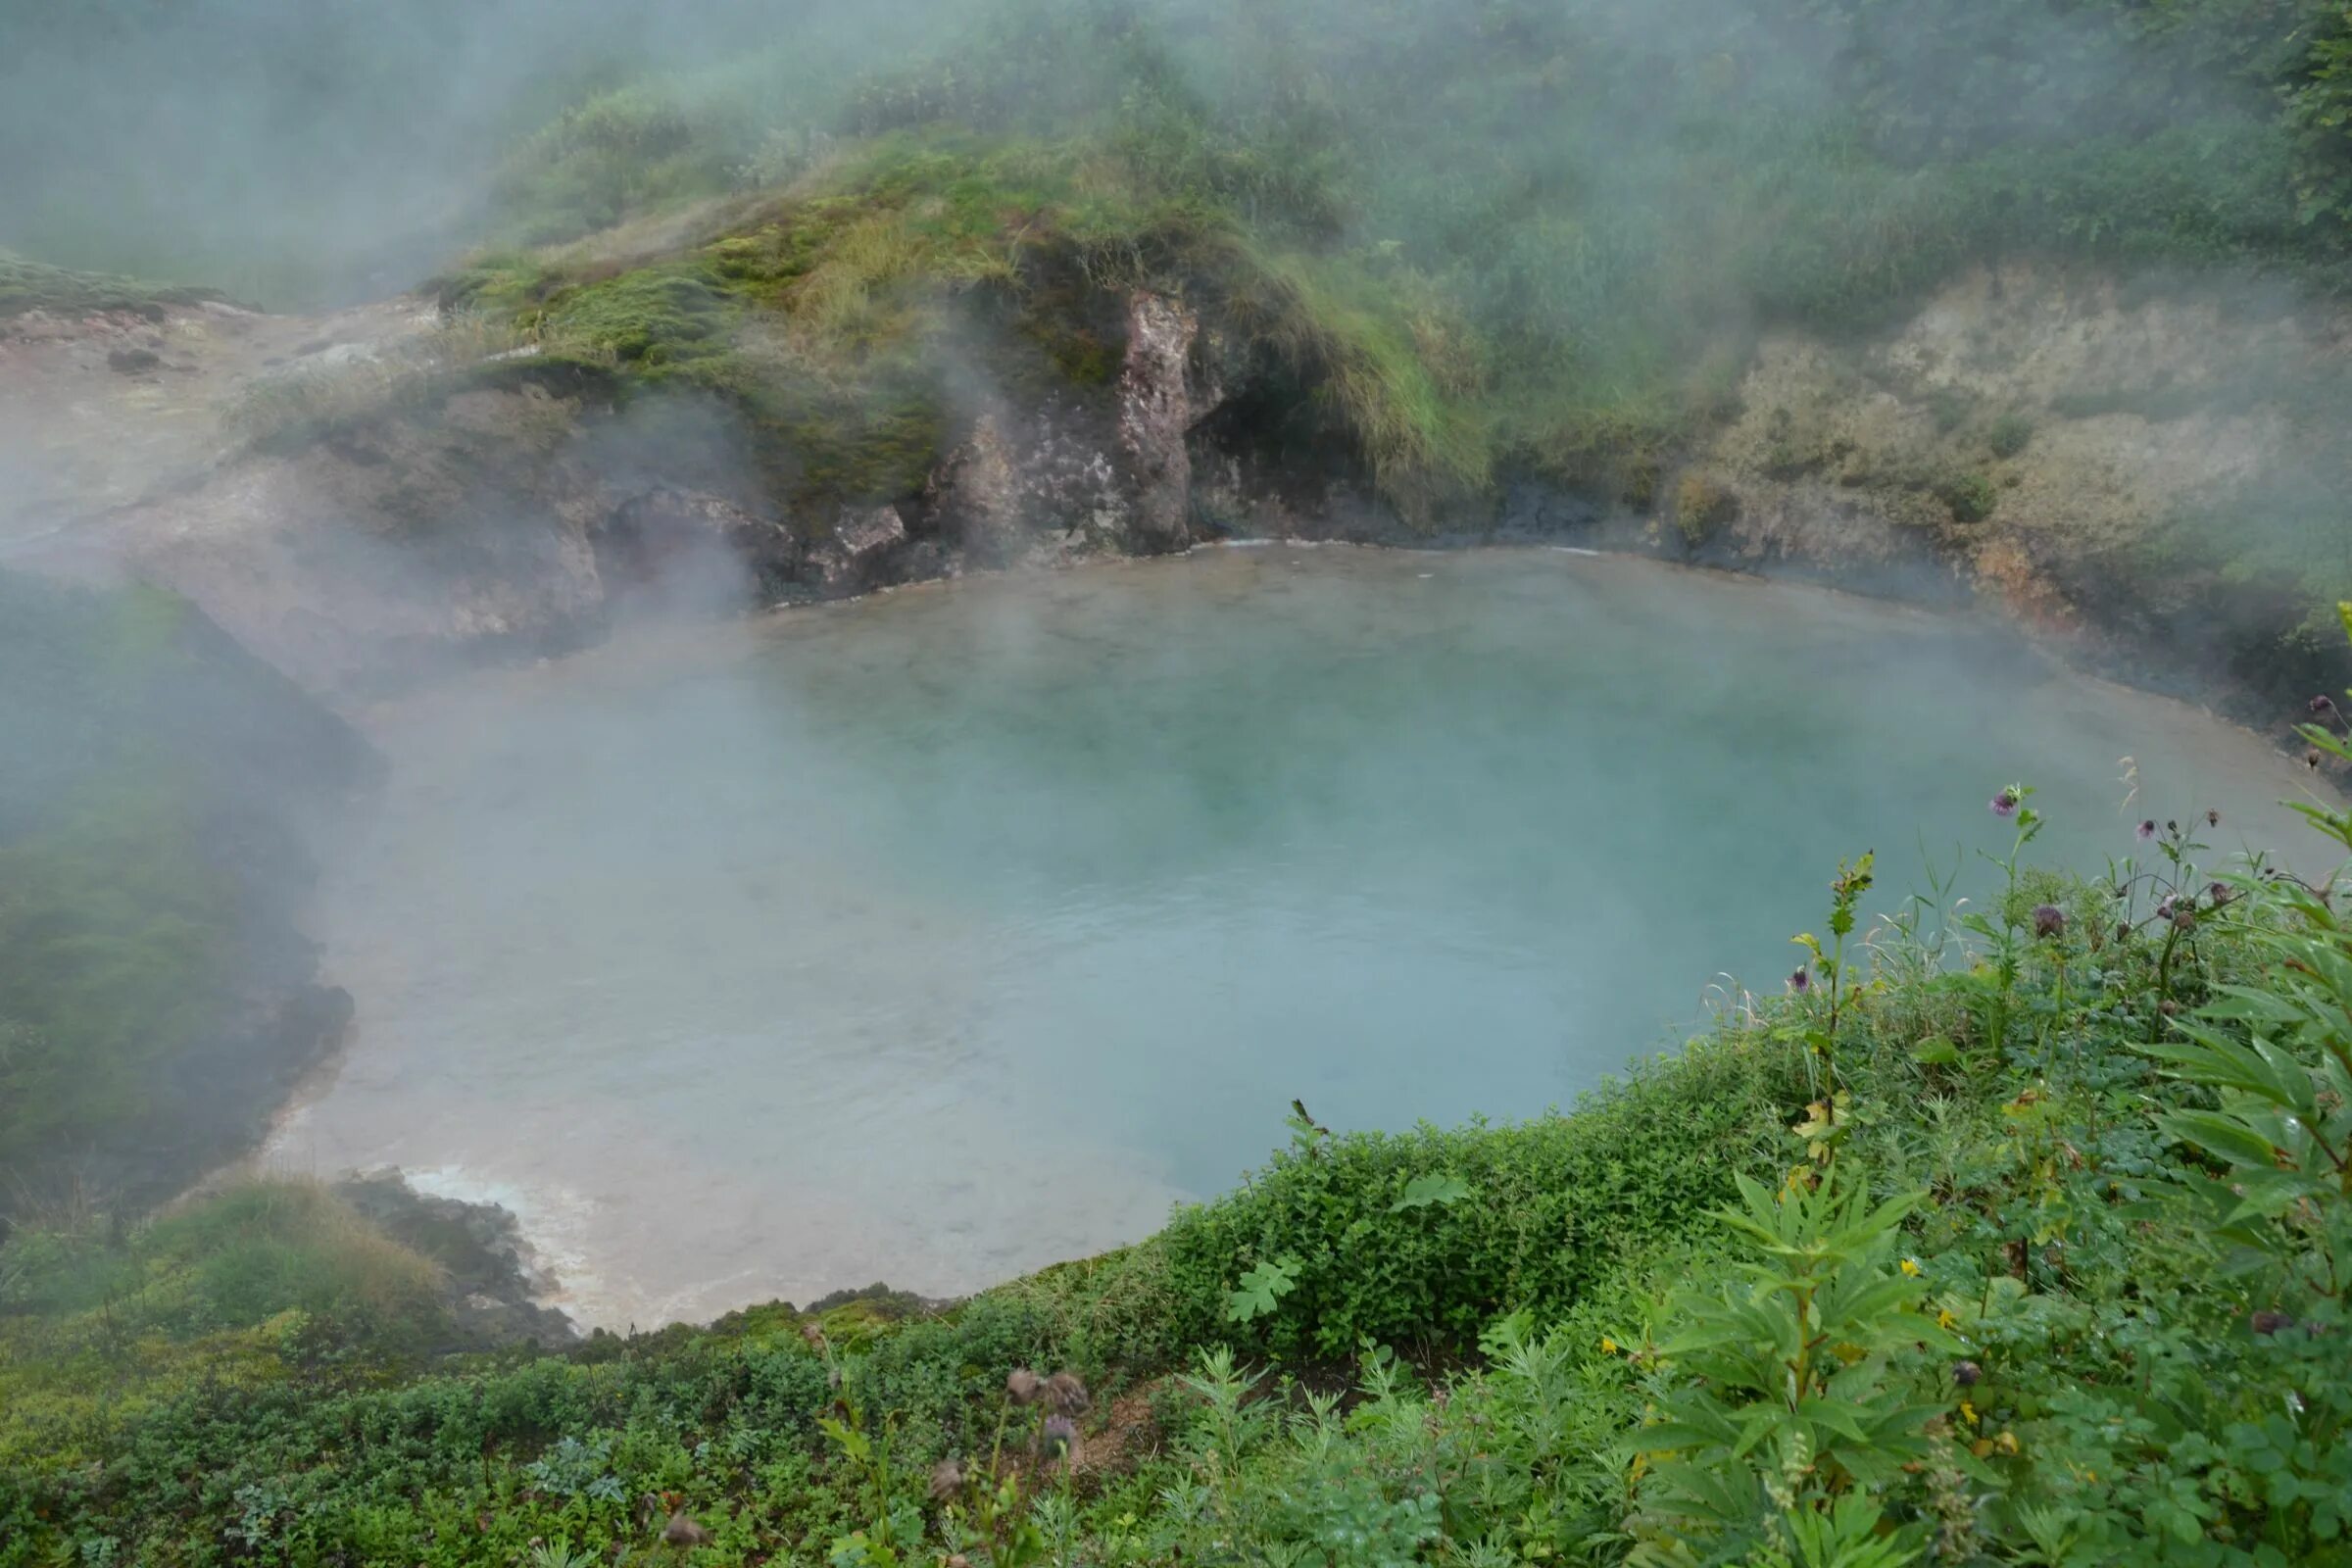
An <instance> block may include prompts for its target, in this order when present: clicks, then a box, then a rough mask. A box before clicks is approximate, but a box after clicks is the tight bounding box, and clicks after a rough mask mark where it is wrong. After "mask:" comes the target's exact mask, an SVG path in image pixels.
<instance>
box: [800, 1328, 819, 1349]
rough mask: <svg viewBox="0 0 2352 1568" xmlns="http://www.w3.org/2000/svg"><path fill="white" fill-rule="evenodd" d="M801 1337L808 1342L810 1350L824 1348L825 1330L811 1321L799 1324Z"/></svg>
mask: <svg viewBox="0 0 2352 1568" xmlns="http://www.w3.org/2000/svg"><path fill="white" fill-rule="evenodd" d="M801 1338H802V1339H804V1340H807V1341H808V1342H809V1348H810V1349H811V1350H821V1349H823V1348H825V1331H824V1330H823V1329H820V1328H818V1327H817V1326H816V1325H815V1324H813V1323H803V1324H802V1325H801Z"/></svg>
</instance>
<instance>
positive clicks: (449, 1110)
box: [271, 548, 2301, 1324]
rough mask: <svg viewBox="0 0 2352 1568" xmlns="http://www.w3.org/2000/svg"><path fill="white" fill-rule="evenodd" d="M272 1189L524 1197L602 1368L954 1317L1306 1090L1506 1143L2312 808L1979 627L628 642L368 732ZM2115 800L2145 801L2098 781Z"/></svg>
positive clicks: (1513, 613)
mask: <svg viewBox="0 0 2352 1568" xmlns="http://www.w3.org/2000/svg"><path fill="white" fill-rule="evenodd" d="M372 722H373V726H374V730H375V734H376V738H377V740H378V743H379V744H380V745H381V746H382V747H383V748H384V749H385V751H386V752H387V754H388V755H389V756H390V757H391V759H392V760H393V763H394V772H393V777H392V780H391V782H390V784H389V786H388V788H387V790H386V793H385V797H384V799H383V801H382V802H381V804H380V808H379V809H377V811H376V812H375V813H374V815H373V817H372V819H371V820H370V822H369V823H368V826H367V827H366V828H365V830H364V831H363V832H362V833H361V834H360V835H359V836H358V838H357V841H356V842H354V843H350V844H347V845H345V846H343V847H341V848H340V849H339V850H338V851H337V852H336V855H335V859H334V863H333V865H332V867H331V871H330V875H329V877H328V880H327V884H326V886H325V887H324V889H323V890H322V894H321V899H320V907H319V928H320V934H321V936H322V937H323V939H324V941H325V942H326V944H327V951H328V967H329V969H330V971H331V972H332V974H333V976H334V977H335V978H337V979H339V980H340V981H341V982H342V983H344V984H346V985H348V986H349V987H350V988H351V989H352V990H353V991H354V992H355V993H356V994H357V996H358V999H359V1008H360V1028H359V1032H358V1035H357V1038H356V1040H355V1043H354V1045H353V1048H352V1050H351V1052H350V1054H349V1056H348V1059H347V1061H346V1062H345V1063H344V1064H343V1066H342V1068H341V1070H340V1072H339V1074H338V1075H337V1076H336V1077H335V1078H334V1079H333V1081H332V1082H331V1083H330V1084H326V1085H324V1086H321V1088H320V1089H319V1092H317V1093H316V1094H315V1095H313V1096H312V1097H311V1098H310V1100H309V1101H308V1102H307V1103H306V1104H305V1105H304V1106H303V1107H302V1108H301V1109H300V1110H299V1111H298V1112H297V1113H296V1114H295V1115H294V1116H292V1117H291V1118H290V1119H289V1121H288V1123H287V1125H286V1126H285V1128H284V1129H283V1131H282V1132H281V1133H280V1135H279V1136H278V1138H277V1140H276V1142H275V1144H274V1145H273V1149H272V1156H271V1157H272V1158H273V1159H275V1160H276V1161H277V1162H278V1163H280V1164H290V1165H295V1166H298V1167H310V1168H317V1169H320V1170H322V1171H323V1170H331V1169H335V1168H340V1167H342V1166H345V1165H362V1166H372V1165H378V1164H385V1163H394V1164H399V1165H401V1166H403V1167H404V1168H406V1169H408V1170H410V1171H411V1172H412V1173H416V1174H417V1175H419V1177H420V1179H421V1180H422V1181H424V1182H425V1183H426V1184H428V1185H432V1186H436V1187H437V1188H439V1189H440V1190H444V1191H450V1192H456V1193H462V1194H466V1195H476V1196H481V1195H486V1196H490V1197H494V1198H498V1199H501V1200H503V1201H508V1202H509V1203H511V1204H512V1205H513V1206H514V1207H515V1208H516V1209H517V1210H518V1212H520V1213H521V1214H522V1216H523V1218H524V1220H525V1223H526V1226H527V1227H528V1228H529V1229H530V1230H531V1231H532V1233H533V1234H534V1235H535V1236H536V1237H537V1238H538V1239H539V1240H540V1241H541V1243H542V1245H543V1247H544V1249H545V1250H546V1251H547V1253H548V1254H549V1258H550V1261H551V1262H552V1263H553V1265H554V1267H555V1268H556V1270H557V1272H558V1274H559V1275H560V1276H561V1285H562V1290H561V1294H560V1296H559V1299H560V1300H563V1301H564V1302H566V1303H567V1304H569V1305H570V1306H572V1308H573V1309H574V1310H575V1311H576V1312H577V1313H579V1314H580V1315H582V1316H583V1317H585V1318H587V1319H589V1320H590V1321H594V1322H604V1323H613V1324H623V1323H626V1322H629V1321H636V1322H639V1323H650V1322H653V1321H657V1320H661V1319H664V1318H670V1317H690V1318H696V1317H708V1316H710V1315H711V1314H713V1313H715V1312H719V1311H723V1310H725V1309H727V1308H729V1307H731V1306H735V1305H740V1304H743V1303H745V1302H748V1301H751V1300H755V1299H767V1298H769V1297H773V1296H778V1295H782V1296H787V1297H793V1298H797V1299H803V1300H806V1299H809V1298H810V1297H812V1296H814V1295H816V1294H819V1293H821V1292H823V1291H827V1290H831V1289H834V1288H837V1287H841V1286H844V1285H855V1284H863V1283H866V1282H868V1281H870V1280H873V1279H876V1278H882V1277H887V1278H888V1279H889V1280H891V1281H892V1282H893V1283H895V1284H899V1285H902V1286H907V1287H910V1288H913V1289H917V1290H923V1291H931V1292H950V1291H961V1290H967V1289H971V1288H973V1287H976V1286H979V1285H982V1284H986V1283H988V1282H990V1281H992V1280H995V1279H999V1278H1003V1277H1005V1276H1007V1275H1010V1274H1012V1273H1016V1272H1018V1271H1021V1270H1023V1269H1026V1268H1030V1267H1034V1266H1037V1265H1039V1264H1042V1263H1045V1262H1048V1261H1051V1260H1054V1259H1055V1258H1059V1257H1065V1256H1070V1255H1075V1254H1079V1253H1083V1252H1088V1251H1092V1250H1100V1249H1101V1248H1103V1247H1105V1246H1108V1245H1111V1244H1114V1243H1116V1242H1120V1241H1125V1240H1130V1239H1133V1238H1136V1237H1138V1236H1141V1235H1143V1234H1146V1233H1147V1232H1149V1231H1150V1230H1152V1229H1153V1228H1155V1227H1156V1226H1157V1225H1158V1223H1159V1222H1160V1221H1161V1219H1162V1218H1163V1217H1164V1215H1165V1213H1166V1211H1167V1207H1168V1205H1169V1204H1170V1203H1171V1202H1172V1201H1177V1200H1179V1199H1182V1198H1185V1197H1191V1196H1201V1195H1207V1194H1213V1193H1215V1192H1217V1191H1219V1190H1221V1189H1223V1188H1226V1187H1228V1186H1230V1185H1232V1184H1233V1183H1234V1182H1235V1180H1236V1179H1237V1178H1238V1177H1239V1176H1240V1174H1241V1173H1242V1171H1243V1170H1244V1169H1245V1168H1246V1167H1248V1166H1250V1165H1251V1164H1254V1163H1256V1162H1257V1161H1258V1160H1260V1159H1261V1158H1262V1157H1263V1155H1264V1153H1265V1152H1266V1151H1267V1150H1268V1149H1269V1148H1271V1147H1272V1146H1273V1145H1275V1144H1277V1143H1279V1142H1280V1141H1281V1140H1282V1138H1283V1137H1284V1136H1285V1135H1284V1129H1283V1116H1284V1114H1285V1111H1286V1109H1287V1107H1288V1105H1289V1103H1290V1102H1291V1100H1292V1099H1293V1098H1294V1097H1297V1098H1299V1099H1302V1100H1303V1101H1304V1102H1305V1103H1306V1104H1307V1107H1308V1108H1309V1110H1311V1111H1312V1112H1313V1113H1314V1114H1315V1115H1316V1116H1317V1117H1318V1118H1319V1119H1321V1120H1323V1121H1326V1122H1329V1123H1332V1124H1334V1125H1337V1126H1341V1127H1402V1126H1407V1125H1410V1124H1411V1123H1412V1122H1413V1121H1415V1120H1416V1119H1419V1118H1427V1119H1430V1120H1433V1121H1439V1122H1449V1121H1455V1120H1459V1119H1461V1118H1464V1117H1468V1116H1472V1115H1487V1116H1491V1117H1496V1118H1508V1117H1523V1116H1528V1115H1533V1114H1537V1113H1540V1112H1542V1111H1543V1110H1544V1108H1545V1107H1546V1106H1550V1105H1554V1104H1564V1103H1568V1102H1569V1101H1571V1100H1572V1099H1573V1097H1574V1096H1575V1095H1576V1093H1577V1092H1578V1091H1579V1090H1581V1089H1583V1088H1585V1087H1587V1086H1589V1085H1591V1084H1593V1082H1594V1081H1595V1080H1597V1079H1598V1078H1599V1077H1600V1076H1601V1075H1602V1074H1604V1073H1606V1072H1609V1071H1612V1070H1615V1069H1618V1068H1620V1067H1622V1066H1623V1065H1624V1064H1625V1063H1626V1062H1627V1061H1628V1059H1629V1058H1632V1057H1634V1056H1637V1055H1642V1054H1648V1053H1650V1052H1653V1051H1657V1050H1660V1049H1664V1048H1668V1047H1671V1046H1672V1045H1673V1044H1674V1043H1676V1042H1677V1041H1678V1040H1679V1039H1680V1038H1682V1035H1683V1033H1684V1031H1686V1030H1688V1029H1689V1028H1690V1027H1691V1026H1692V1025H1693V1024H1694V1023H1695V1022H1697V1021H1698V1020H1699V1019H1700V1018H1701V1017H1702V1016H1703V1014H1704V1010H1705V1008H1706V1006H1707V1005H1709V1002H1710V999H1715V1000H1720V999H1721V998H1723V997H1724V996H1727V995H1730V994H1731V993H1732V992H1733V991H1735V990H1736V988H1737V987H1739V986H1740V985H1745V986H1749V987H1753V988H1758V989H1762V990H1768V991H1777V990H1779V989H1780V987H1781V984H1782V981H1783V979H1784V977H1785V976H1786V974H1787V973H1788V971H1789V968H1790V967H1791V965H1792V963H1793V955H1794V950H1793V949H1791V948H1790V946H1789V936H1790V935H1791V934H1792V933H1794V932H1796V931H1799V930H1807V929H1818V928H1819V927H1820V926H1821V923H1822V920H1823V915H1824V909H1825V906H1826V903H1827V897H1828V894H1827V884H1828V882H1829V880H1830V878H1831V876H1832V875H1833V874H1834V873H1835V872H1836V869H1837V865H1838V858H1840V857H1841V856H1847V855H1852V854H1854V853H1856V852H1858V851H1861V850H1865V849H1875V850H1877V851H1878V852H1879V857H1880V866H1881V877H1880V884H1879V886H1880V891H1879V892H1878V893H1877V894H1874V895H1873V897H1872V898H1871V899H1870V901H1869V904H1868V907H1869V908H1871V909H1872V910H1874V911H1889V910H1892V909H1894V908H1896V907H1899V906H1900V904H1901V903H1902V902H1903V899H1904V896H1905V895H1906V894H1907V893H1909V892H1911V891H1913V890H1924V889H1925V888H1926V887H1927V885H1928V878H1927V874H1926V873H1927V869H1928V861H1927V860H1925V859H1923V855H1922V848H1921V846H1922V844H1923V842H1924V844H1925V846H1926V853H1927V855H1928V857H1930V858H1932V859H1933V861H1934V862H1935V863H1936V865H1937V866H1939V867H1940V868H1941V869H1942V870H1944V871H1946V872H1948V871H1949V870H1950V869H1951V868H1952V867H1953V866H1954V865H1955V864H1957V865H1960V866H1962V867H1963V872H1964V874H1963V888H1964V889H1967V888H1975V889H1980V890H1981V889H1982V888H1983V887H1984V886H1985V877H1984V875H1983V874H1982V871H1983V868H1982V866H1981V865H1972V864H1971V860H1972V858H1974V857H1975V856H1976V855H1977V853H1978V852H1980V851H1987V850H1997V849H2000V848H2001V847H2002V846H2003V845H2004V843H2005V839H2006V836H2007V829H2006V828H2005V827H2004V826H2003V824H2001V823H2000V822H1998V821H1996V820H1995V819H1994V818H1993V817H1992V816H1991V814H1990V813H1989V812H1988V811H1987V810H1986V809H1985V802H1986V800H1987V799H1988V798H1989V797H1990V796H1991V795H1992V794H1993V793H1994V791H1995V790H1997V789H1998V788H1999V787H2000V786H2002V785H2004V784H2006V783H2009V782H2010V781H2011V780H2013V779H2024V780H2026V781H2029V782H2032V783H2034V784H2035V785H2036V786H2037V787H2038V789H2039V791H2040V793H2039V794H2038V795H2037V796H2036V799H2035V804H2036V805H2037V806H2038V807H2040V808H2041V809H2043V810H2044V811H2045V812H2046V813H2047V815H2048V816H2049V818H2050V821H2051V828H2050V830H2049V833H2048V835H2047V837H2046V838H2045V840H2044V841H2043V844H2042V845H2041V846H2039V848H2040V849H2041V850H2042V851H2043V853H2044V855H2045V858H2051V859H2055V860H2063V861H2067V862H2071V863H2073V864H2075V865H2078V866H2082V867H2084V868H2096V867H2098V866H2100V865H2102V864H2103V863H2104V861H2105V858H2106V857H2109V856H2123V855H2128V854H2130V853H2131V850H2132V848H2133V846H2132V841H2131V832H2130V825H2131V822H2133V821H2135V820H2136V819H2137V818H2138V816H2139V815H2140V814H2142V812H2143V811H2144V812H2150V813H2152V814H2155V815H2157V816H2160V817H2161V816H2167V815H2176V814H2182V815H2184V814H2185V813H2187V812H2188V811H2190V810H2192V809H2203V808H2204V807H2206V806H2208V805H2212V806H2217V807H2219V808H2220V809H2222V811H2223V813H2224V823H2223V828H2222V830H2221V832H2220V833H2219V834H2215V835H2209V836H2210V837H2213V838H2215V839H2216V840H2217V841H2218V842H2220V843H2222V844H2225V845H2235V844H2237V843H2239V842H2241V840H2246V839H2251V840H2252V841H2253V842H2256V843H2266V842H2267V843H2273V844H2278V843H2294V842H2299V840H2300V838H2301V835H2300V834H2299V833H2298V832H2297V830H2296V829H2295V828H2294V827H2293V826H2292V825H2291V819H2290V818H2289V816H2288V814H2287V813H2286V812H2285V811H2283V810H2282V809H2279V808H2278V806H2277V805H2276V804H2275V803H2276V802H2277V801H2278V799H2279V798H2280V797H2281V796H2284V795H2288V794H2291V793H2293V792H2295V791H2296V790H2298V789H2299V788H2300V780H2299V776H2298V775H2299V772H2300V770H2299V769H2296V768H2294V767H2293V766H2292V765H2291V764H2288V763H2286V762H2283V761H2281V760H2279V759H2278V758H2277V757H2275V756H2274V755H2272V754H2271V753H2270V752H2269V751H2268V750H2267V749H2266V748H2265V747H2264V746H2262V745H2261V744H2260V743H2259V742H2257V741H2256V740H2255V739H2254V738H2252V737H2250V736H2248V735H2245V734H2243V733H2242V732H2239V731H2235V730H2232V729H2229V728H2228V727H2226V726H2224V725H2222V724H2220V723H2218V722H2216V721H2213V720H2211V719H2209V718H2206V717H2204V716H2202V715H2200V714H2197V713H2194V712H2191V711H2187V710H2185V709H2182V708H2180V707H2178V706H2175V705H2171V704H2167V703H2164V702H2160V701H2157V700H2154V699H2151V698H2147V697H2144V696H2140V695H2136V694H2132V693H2127V692H2123V691H2119V690H2117V689H2114V688H2111V687H2107V686H2104V685H2100V684H2097V683H2093V682H2089V681H2085V680H2083V679H2081V678H2079V677H2076V676H2073V675H2070V674H2067V673H2064V672H2063V671H2061V670H2059V669H2058V668H2056V667H2055V666H2053V665H2051V664H2050V663H2048V662H2045V661H2044V660H2042V659H2041V658H2039V657H2038V656H2036V655H2035V654H2034V653H2032V652H2031V651H2029V650H2027V649H2026V648H2024V647H2022V646H2021V645H2020V644H2019V643H2018V641H2017V640H2016V638H2015V637H2014V636H2013V635H2011V634H2007V633H2002V632H1997V631H1992V630H1987V629H1985V628H1983V627H1980V626H1976V625H1973V624H1969V623H1963V622H1959V621H1954V620H1948V619H1939V618H1936V617H1935V616H1931V615H1928V614H1925V613H1916V612H1911V611H1905V610H1900V609H1896V608H1892V607H1887V606H1883V605H1877V604H1872V603H1868V602H1864V601H1859V600H1853V599H1848V598H1843V597H1839V596H1837V595H1832V594H1828V593H1823V592H1818V591H1814V590H1809V589H1804V588H1798V587H1790V586H1784V585H1770V584H1763V583H1757V582H1751V581H1745V580H1740V579H1733V578H1728V577H1721V576H1715V575H1709V574H1701V573H1692V572H1686V571H1679V570H1675V569H1671V568H1667V567H1663V566H1659V565H1656V564H1647V563H1641V562H1633V561H1613V560H1599V559H1588V558H1581V557H1577V556H1572V555H1568V554H1563V553H1559V552H1535V551H1530V552H1495V553H1485V554H1467V555H1446V556H1416V555H1400V554H1384V553H1374V552H1361V551H1352V550H1344V549H1326V550H1317V551H1305V550H1294V549H1288V548H1272V549H1258V550H1247V551H1242V550H1235V551H1222V552H1209V553H1202V554H1200V555H1196V556H1194V557H1191V558H1188V559H1184V560H1178V561H1165V562H1156V563H1145V564H1129V565H1122V566H1108V567H1102V568H1095V569H1089V570H1085V571H1081V572H1074V573H1066V574H1061V575H1056V576H1051V577H1045V578H1032V579H1017V580H1016V579H1005V580H989V581H969V582H963V583H957V584H953V585H944V586H936V587H929V588H922V589H913V590H907V591H904V592H901V593H897V594H892V595H887V596H883V597H880V598H877V599H873V600H869V601H865V602H862V603H858V604H855V605H848V606H839V607H832V608H828V609H824V610H818V611H811V612H797V613H790V614H787V615H783V616H780V617H776V618H773V619H771V620H769V621H767V622H765V623H762V624H760V625H756V626H748V627H747V626H737V627H722V628H715V629H704V630H700V631H694V632H690V633H673V634H669V635H666V636H661V637H651V636H641V637H632V638H624V639H623V640H622V641H621V642H619V643H618V644H616V645H614V646H611V647H607V648H605V649H602V650H599V651H598V652H596V653H595V654H592V655H589V656H585V657H582V658H578V659H574V660H570V661H566V662H560V663H557V664H553V665H549V666H546V667H543V668H541V669H537V670H531V671H518V672H514V673H511V674H506V675H497V676H490V677H485V678H482V679H480V680H476V681H473V682H470V683H467V684H466V685H464V686H461V687H453V688H449V689H444V690H442V691H439V692H436V693H434V694H431V695H429V696H427V697H423V698H420V699H416V700H412V701H410V702H407V703H404V704H400V705H396V706H393V707H390V708H387V709H385V710H383V711H380V712H378V713H376V714H374V715H372ZM2134 781H2135V784H2136V789H2137V791H2138V798H2137V800H2136V801H2134V802H2132V803H2131V804H2130V805H2128V806H2127V804H2126V803H2127V796H2128V794H2129V792H2130V791H2131V789H2132V788H2133V787H2134Z"/></svg>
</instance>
